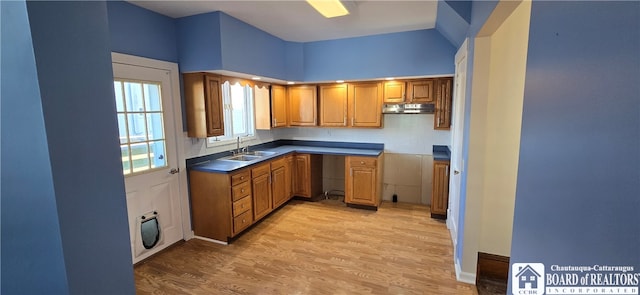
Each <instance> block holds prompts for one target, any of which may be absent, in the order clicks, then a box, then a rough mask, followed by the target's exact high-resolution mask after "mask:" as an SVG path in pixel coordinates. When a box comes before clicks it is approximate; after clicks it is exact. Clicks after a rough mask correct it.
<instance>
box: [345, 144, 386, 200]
mask: <svg viewBox="0 0 640 295" xmlns="http://www.w3.org/2000/svg"><path fill="white" fill-rule="evenodd" d="M383 160H384V154H381V155H380V156H378V157H360V156H348V157H346V158H345V203H347V204H353V205H362V206H370V207H374V208H377V207H378V205H379V204H380V200H381V194H382V169H383V168H382V164H383Z"/></svg>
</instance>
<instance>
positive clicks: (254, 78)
mask: <svg viewBox="0 0 640 295" xmlns="http://www.w3.org/2000/svg"><path fill="white" fill-rule="evenodd" d="M251 79H252V80H260V79H262V78H260V77H252V78H251Z"/></svg>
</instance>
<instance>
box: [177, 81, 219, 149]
mask: <svg viewBox="0 0 640 295" xmlns="http://www.w3.org/2000/svg"><path fill="white" fill-rule="evenodd" d="M183 82H184V96H185V105H186V115H187V135H188V136H189V137H196V138H207V137H212V136H220V135H224V119H223V116H222V94H221V87H220V80H219V79H218V77H217V76H214V75H211V74H207V73H188V74H184V75H183Z"/></svg>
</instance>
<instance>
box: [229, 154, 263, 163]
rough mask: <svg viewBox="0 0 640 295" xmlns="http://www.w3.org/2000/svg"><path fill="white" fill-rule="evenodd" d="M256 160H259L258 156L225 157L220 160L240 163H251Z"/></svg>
mask: <svg viewBox="0 0 640 295" xmlns="http://www.w3.org/2000/svg"><path fill="white" fill-rule="evenodd" d="M256 159H260V156H252V155H237V156H231V157H225V158H222V159H220V160H223V161H242V162H248V161H253V160H256Z"/></svg>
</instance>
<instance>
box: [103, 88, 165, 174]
mask: <svg viewBox="0 0 640 295" xmlns="http://www.w3.org/2000/svg"><path fill="white" fill-rule="evenodd" d="M113 86H114V90H115V94H116V95H115V98H116V110H117V112H118V130H119V133H120V152H121V155H122V171H123V173H124V175H128V174H132V173H136V172H142V171H146V170H151V169H156V168H163V167H167V160H166V159H165V150H166V146H165V136H164V127H163V124H162V118H163V114H162V100H161V97H160V93H161V92H160V84H159V83H151V82H142V81H132V80H123V79H116V80H115V81H114V82H113Z"/></svg>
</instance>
